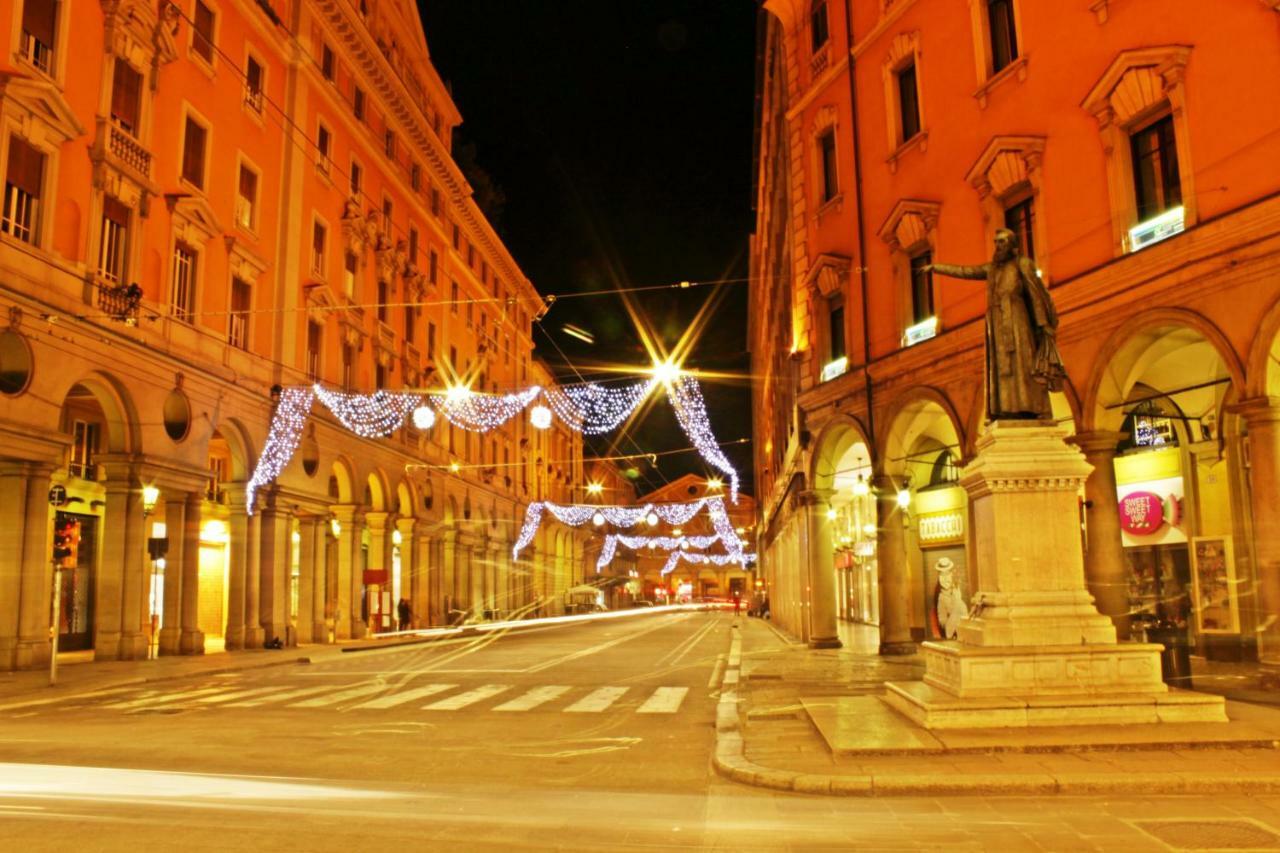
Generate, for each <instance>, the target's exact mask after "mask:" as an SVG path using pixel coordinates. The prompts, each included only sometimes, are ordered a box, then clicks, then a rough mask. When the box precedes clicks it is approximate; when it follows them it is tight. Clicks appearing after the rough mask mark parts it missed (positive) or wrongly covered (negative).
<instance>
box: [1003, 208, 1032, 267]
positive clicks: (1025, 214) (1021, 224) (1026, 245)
mask: <svg viewBox="0 0 1280 853" xmlns="http://www.w3.org/2000/svg"><path fill="white" fill-rule="evenodd" d="M1004 227H1005V228H1008V229H1009V230H1010V231H1012V232H1013V233H1014V234H1017V235H1018V245H1019V246H1020V247H1021V251H1022V254H1023V255H1025V256H1027V257H1028V258H1032V259H1034V258H1035V256H1036V245H1035V208H1034V207H1033V206H1032V200H1031V199H1029V198H1028V199H1026V200H1024V201H1020V202H1018V203H1017V204H1015V205H1011V206H1010V207H1008V208H1006V209H1005V212H1004Z"/></svg>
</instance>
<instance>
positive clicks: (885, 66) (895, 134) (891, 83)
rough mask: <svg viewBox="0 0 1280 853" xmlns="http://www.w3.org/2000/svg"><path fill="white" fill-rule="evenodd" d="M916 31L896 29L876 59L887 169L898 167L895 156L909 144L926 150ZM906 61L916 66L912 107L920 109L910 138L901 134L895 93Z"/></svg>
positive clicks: (897, 101) (898, 105)
mask: <svg viewBox="0 0 1280 853" xmlns="http://www.w3.org/2000/svg"><path fill="white" fill-rule="evenodd" d="M920 57H921V52H920V32H919V30H912V31H911V32H906V33H899V34H898V35H897V36H895V37H894V38H893V41H891V42H890V43H889V50H888V52H886V53H885V57H884V59H883V60H881V63H880V73H881V76H882V78H883V80H884V99H885V118H886V119H887V121H886V123H885V129H886V131H887V132H888V144H889V149H888V150H889V156H888V158H887V159H886V162H887V163H888V165H889V171H890V172H896V171H897V170H898V160H899V158H901V157H902V155H903V154H905V153H906V152H907V151H909V150H910V149H912V148H915V147H919V148H920V150H921V151H922V152H923V151H927V150H928V148H929V125H928V122H927V120H926V114H925V108H924V85H923V76H922V75H921V73H920V69H921V66H920ZM908 65H914V66H915V68H916V109H917V110H918V111H919V113H920V131H919V132H918V133H916V134H915V135H914V136H912V137H911V138H910V139H903V137H902V102H901V100H900V99H899V95H898V72H900V71H902V70H903V69H905V68H906V67H907V66H908Z"/></svg>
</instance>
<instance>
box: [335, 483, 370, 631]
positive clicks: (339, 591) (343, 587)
mask: <svg viewBox="0 0 1280 853" xmlns="http://www.w3.org/2000/svg"><path fill="white" fill-rule="evenodd" d="M332 511H333V517H334V519H335V520H337V522H338V535H337V537H336V538H337V543H336V546H335V547H336V551H335V553H336V554H337V564H336V565H335V566H334V567H333V577H334V599H333V602H334V609H333V635H334V638H335V639H338V640H348V639H350V638H351V637H352V629H353V628H354V627H355V625H356V623H357V622H359V620H360V602H359V601H356V600H355V599H354V598H353V597H352V596H353V594H358V592H359V589H360V587H359V584H358V582H357V581H356V580H354V579H353V576H354V575H355V571H356V567H355V563H356V559H355V554H356V549H357V548H358V547H359V542H360V537H359V535H357V532H356V523H355V514H356V509H355V507H354V506H350V505H336V506H334V507H332ZM353 591H354V592H353ZM353 604H354V605H355V606H354V608H353V607H352V605H353ZM361 625H362V626H363V623H361ZM358 636H361V637H363V636H364V631H363V628H362V630H361V631H360V633H359V635H358Z"/></svg>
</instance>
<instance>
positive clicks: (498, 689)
mask: <svg viewBox="0 0 1280 853" xmlns="http://www.w3.org/2000/svg"><path fill="white" fill-rule="evenodd" d="M510 689H511V685H509V684H486V685H485V686H483V687H477V688H476V689H475V690H468V691H467V692H466V693H459V694H458V695H457V696H450V697H449V698H448V699H441V700H440V701H439V702H433V703H431V704H430V705H424V706H423V708H422V710H424V711H457V710H459V709H461V708H465V707H467V706H468V705H474V704H475V703H477V702H480V701H483V700H485V699H488V698H490V697H491V696H497V695H498V694H499V693H505V692H507V691H508V690H510Z"/></svg>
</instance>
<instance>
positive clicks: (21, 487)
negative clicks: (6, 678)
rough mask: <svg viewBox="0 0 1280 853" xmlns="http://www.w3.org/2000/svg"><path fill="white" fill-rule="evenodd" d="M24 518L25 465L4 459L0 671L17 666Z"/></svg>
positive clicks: (1, 473) (0, 509) (0, 472)
mask: <svg viewBox="0 0 1280 853" xmlns="http://www.w3.org/2000/svg"><path fill="white" fill-rule="evenodd" d="M26 517H27V468H26V465H25V464H24V463H22V462H18V461H13V460H5V461H4V463H3V464H0V670H8V669H13V668H14V667H15V665H16V656H17V650H18V619H19V614H20V613H21V612H22V611H21V609H20V606H19V604H20V598H21V592H22V545H23V541H22V539H23V534H24V532H25V531H26Z"/></svg>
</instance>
